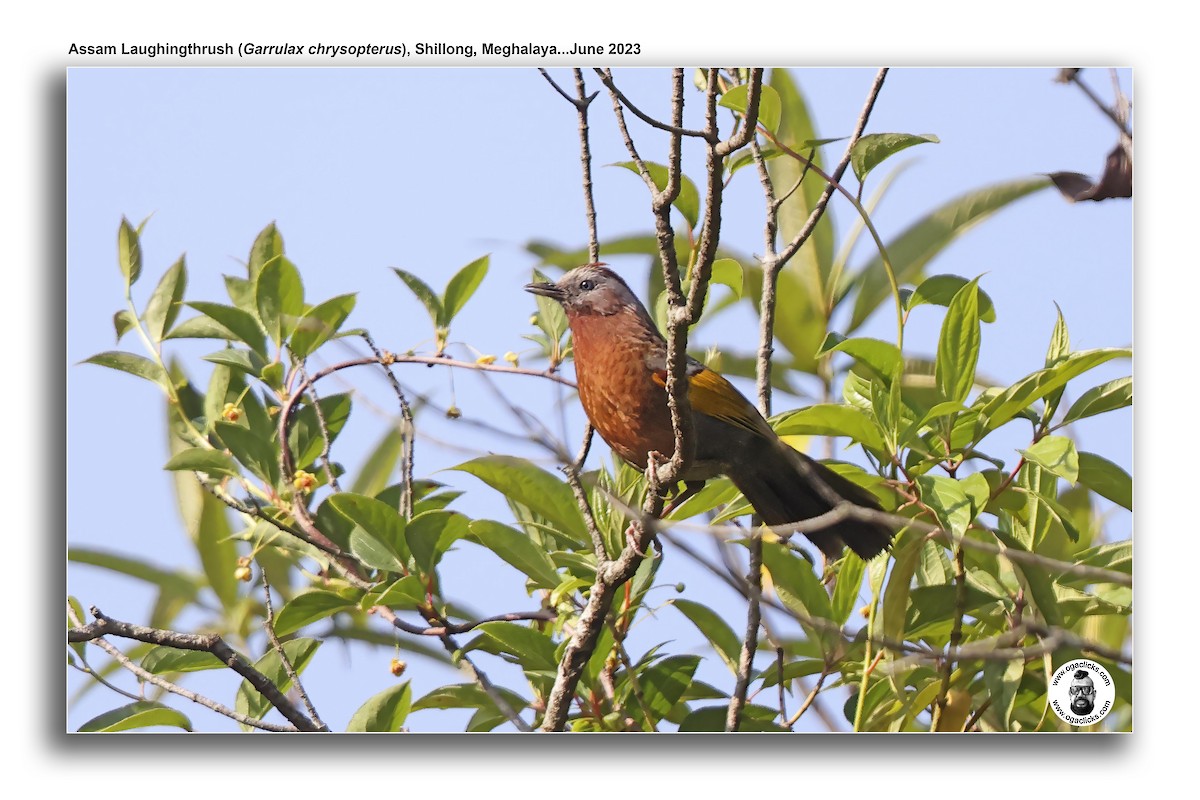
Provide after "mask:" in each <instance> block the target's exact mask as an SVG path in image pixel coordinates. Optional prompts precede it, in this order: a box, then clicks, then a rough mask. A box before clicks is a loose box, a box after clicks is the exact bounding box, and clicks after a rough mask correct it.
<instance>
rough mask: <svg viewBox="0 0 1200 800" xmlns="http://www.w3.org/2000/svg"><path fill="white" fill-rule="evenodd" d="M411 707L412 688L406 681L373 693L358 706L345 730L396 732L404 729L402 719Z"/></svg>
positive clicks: (406, 715) (355, 731) (406, 716)
mask: <svg viewBox="0 0 1200 800" xmlns="http://www.w3.org/2000/svg"><path fill="white" fill-rule="evenodd" d="M411 708H412V688H411V687H410V686H409V683H408V681H405V682H404V683H401V684H399V685H397V686H391V687H388V688H387V689H384V690H383V691H382V692H379V693H378V694H376V695H373V696H372V697H371V699H370V700H368V701H367V702H365V703H363V704H362V705H361V706H359V709H358V710H357V711H355V712H354V716H353V717H351V718H350V723H349V724H348V725H347V726H346V730H347V731H348V732H350V733H396V732H398V731H401V730H403V729H404V720H405V719H407V718H408V712H409V710H410V709H411Z"/></svg>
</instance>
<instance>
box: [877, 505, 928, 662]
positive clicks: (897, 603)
mask: <svg viewBox="0 0 1200 800" xmlns="http://www.w3.org/2000/svg"><path fill="white" fill-rule="evenodd" d="M924 549H925V537H924V535H923V534H920V533H918V532H917V531H916V530H915V529H913V528H909V529H907V530H905V531H903V532H902V533H901V534H900V538H899V539H898V540H897V542H896V544H895V545H894V546H893V548H892V558H893V563H892V571H891V574H890V575H889V576H888V582H887V586H886V587H885V588H884V590H883V603H882V605H881V606H880V613H881V615H882V618H883V619H882V624H881V628H882V630H883V636H884V638H885V639H891V640H892V641H897V642H899V641H903V639H904V623H905V620H906V619H907V616H908V598H909V595H910V592H911V586H912V577H913V573H914V572H916V569H917V564H918V563H919V562H920V560H921V553H922V551H923V550H924Z"/></svg>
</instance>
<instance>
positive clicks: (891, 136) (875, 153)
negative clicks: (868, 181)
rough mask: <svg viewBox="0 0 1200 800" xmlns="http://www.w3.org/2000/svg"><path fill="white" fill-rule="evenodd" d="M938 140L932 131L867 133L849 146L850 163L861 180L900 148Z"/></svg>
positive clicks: (935, 142)
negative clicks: (851, 146) (920, 132)
mask: <svg viewBox="0 0 1200 800" xmlns="http://www.w3.org/2000/svg"><path fill="white" fill-rule="evenodd" d="M940 141H941V140H940V139H938V137H936V136H934V135H933V134H932V133H926V134H915V133H868V134H866V135H865V136H862V137H861V138H859V140H858V141H857V142H855V143H854V147H853V148H851V150H850V164H851V166H852V167H854V174H855V176H857V177H858V180H859V181H860V182H861V181H862V180H863V179H864V178H866V177H867V174H868V173H869V172H870V171H871V170H873V169H875V167H877V166H879V165H880V164H882V163H883V162H884V161H886V160H887V159H888V158H891V157H892V156H894V155H895V154H896V153H899V152H900V151H901V150H906V149H908V148H910V147H913V146H914V145H918V144H927V143H933V144H937V143H938V142H940Z"/></svg>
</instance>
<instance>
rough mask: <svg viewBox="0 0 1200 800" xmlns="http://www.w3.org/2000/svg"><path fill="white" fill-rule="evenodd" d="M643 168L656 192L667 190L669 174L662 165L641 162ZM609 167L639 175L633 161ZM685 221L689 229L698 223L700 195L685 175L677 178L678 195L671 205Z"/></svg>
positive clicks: (621, 162) (620, 162)
mask: <svg viewBox="0 0 1200 800" xmlns="http://www.w3.org/2000/svg"><path fill="white" fill-rule="evenodd" d="M642 164H643V166H645V167H646V171H647V172H648V173H650V179H651V180H653V181H654V185H655V187H656V188H657V189H658V191H660V192H661V191H663V190H664V189H666V188H667V178H668V175H669V172H668V170H667V168H666V167H665V166H663V165H662V164H656V163H654V162H653V161H643V162H642ZM609 166H610V167H624V168H625V169H627V170H629V171H630V172H632V173H633V174H634V175H641V172H639V171H638V166H637V163H635V162H633V161H619V162H617V163H616V164H609ZM671 205H673V206H675V208H676V209H677V210H678V211H679V213H680V214H682V215H683V218H684V219H685V220H687V222H688V227H689V228H695V227H696V223H697V222H699V221H700V193H699V192H698V191H696V184H694V183H692V179H691V178H689V177H688V176H687V175H682V174H681V175H680V176H679V195H678V196H677V197H676V198H675V202H673V203H671Z"/></svg>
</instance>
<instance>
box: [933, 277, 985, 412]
mask: <svg viewBox="0 0 1200 800" xmlns="http://www.w3.org/2000/svg"><path fill="white" fill-rule="evenodd" d="M978 280H979V279H978V278H976V279H975V280H973V281H971V282H970V283H968V284H967V285H966V286H964V287H963V288H961V289H959V290H958V292H957V293H956V294H955V295H954V299H953V300H951V301H950V307H949V309H947V311H946V319H945V321H944V322H943V323H942V333H941V337H940V338H939V339H938V351H937V364H936V369H935V373H934V375H935V378H936V380H937V387H938V391H939V392H940V393H941V395H942V397H943V398H944V399H945V400H948V401H951V402H958V403H961V402H963V401H964V400H966V399H967V395H968V394H970V392H971V387H972V386H974V385H975V365H976V364H977V363H978V362H979V344H980V341H981V333H980V330H979V292H978V289H977V282H978Z"/></svg>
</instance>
